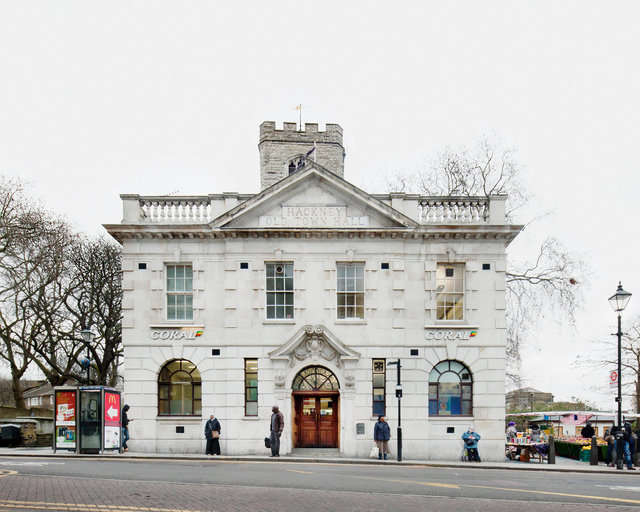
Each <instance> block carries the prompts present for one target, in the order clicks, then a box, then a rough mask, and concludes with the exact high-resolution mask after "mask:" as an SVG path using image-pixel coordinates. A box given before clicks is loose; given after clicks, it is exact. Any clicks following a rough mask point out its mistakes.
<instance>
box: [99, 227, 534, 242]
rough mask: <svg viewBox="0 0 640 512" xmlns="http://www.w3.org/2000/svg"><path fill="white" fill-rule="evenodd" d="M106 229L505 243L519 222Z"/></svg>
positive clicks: (201, 235)
mask: <svg viewBox="0 0 640 512" xmlns="http://www.w3.org/2000/svg"><path fill="white" fill-rule="evenodd" d="M104 228H105V229H106V230H107V232H108V233H109V234H110V235H111V236H113V237H114V238H115V239H116V240H118V241H119V242H120V243H122V242H123V241H124V240H127V239H128V240H131V239H159V240H171V239H227V238H232V239H233V238H243V239H249V238H254V239H257V238H298V239H305V238H306V239H309V238H324V239H365V238H381V239H404V240H409V239H413V240H416V239H422V240H429V241H435V240H504V241H505V243H506V244H507V245H508V244H509V243H510V242H511V241H512V240H513V239H514V238H515V237H516V235H517V234H518V233H519V232H520V230H521V229H522V226H520V225H497V226H492V225H487V224H482V225H478V224H455V225H454V224H437V225H421V226H418V227H415V228H413V227H405V228H397V227H390V228H357V229H356V228H351V229H349V228H326V229H317V228H248V227H241V228H212V227H211V226H210V225H208V224H206V225H203V224H191V225H189V224H180V225H176V224H104Z"/></svg>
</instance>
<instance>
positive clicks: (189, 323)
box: [149, 320, 204, 329]
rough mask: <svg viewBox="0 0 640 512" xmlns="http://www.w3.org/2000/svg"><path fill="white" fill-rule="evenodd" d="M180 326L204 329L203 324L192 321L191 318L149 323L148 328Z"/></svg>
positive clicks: (175, 327) (176, 327) (177, 327)
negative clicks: (180, 320) (181, 320)
mask: <svg viewBox="0 0 640 512" xmlns="http://www.w3.org/2000/svg"><path fill="white" fill-rule="evenodd" d="M180 327H193V328H194V329H198V328H200V329H204V324H201V323H200V324H196V323H193V320H185V321H184V322H179V321H175V322H174V321H172V322H166V323H158V324H149V329H179V328H180Z"/></svg>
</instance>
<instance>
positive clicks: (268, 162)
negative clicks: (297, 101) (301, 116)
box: [258, 121, 345, 190]
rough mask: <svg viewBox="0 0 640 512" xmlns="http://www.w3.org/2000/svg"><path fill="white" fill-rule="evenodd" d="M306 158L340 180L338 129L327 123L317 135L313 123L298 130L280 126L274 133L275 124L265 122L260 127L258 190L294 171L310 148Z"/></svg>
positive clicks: (341, 159) (341, 149) (294, 126)
mask: <svg viewBox="0 0 640 512" xmlns="http://www.w3.org/2000/svg"><path fill="white" fill-rule="evenodd" d="M314 145H315V147H316V150H315V151H314V152H313V153H312V154H311V156H310V157H309V159H310V160H313V161H315V162H317V163H318V164H319V165H321V166H322V167H324V168H325V169H327V170H329V171H331V172H333V173H335V174H337V175H338V176H340V177H341V178H342V177H344V157H345V152H344V146H343V145H342V128H341V127H340V125H337V124H327V128H326V131H324V132H319V131H318V124H317V123H305V125H304V130H298V129H297V124H296V123H284V124H283V129H282V130H276V123H274V122H273V121H265V122H264V123H262V124H261V125H260V141H259V142H258V149H259V150H260V188H261V190H264V189H265V188H268V187H270V186H271V185H273V184H274V183H277V182H278V181H280V180H281V179H283V178H286V177H287V176H289V174H290V173H292V172H295V169H296V166H297V164H298V162H299V161H300V158H301V157H303V156H304V155H306V154H307V152H309V151H310V150H312V149H313V147H314Z"/></svg>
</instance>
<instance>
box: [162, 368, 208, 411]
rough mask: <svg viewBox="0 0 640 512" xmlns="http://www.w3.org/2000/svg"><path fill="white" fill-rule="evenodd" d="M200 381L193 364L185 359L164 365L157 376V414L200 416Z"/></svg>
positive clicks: (198, 373)
mask: <svg viewBox="0 0 640 512" xmlns="http://www.w3.org/2000/svg"><path fill="white" fill-rule="evenodd" d="M201 386H202V381H201V379H200V372H199V371H198V368H197V367H196V365H195V364H193V363H192V362H191V361H187V360H186V359H174V360H173V361H169V362H168V363H166V364H165V365H164V366H163V367H162V369H161V370H160V375H159V376H158V414H159V415H161V416H163V415H175V416H185V415H187V416H188V415H200V414H202V393H201Z"/></svg>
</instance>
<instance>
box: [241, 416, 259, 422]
mask: <svg viewBox="0 0 640 512" xmlns="http://www.w3.org/2000/svg"><path fill="white" fill-rule="evenodd" d="M241 419H242V421H260V420H261V419H262V418H260V416H243V417H242V418H241Z"/></svg>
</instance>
